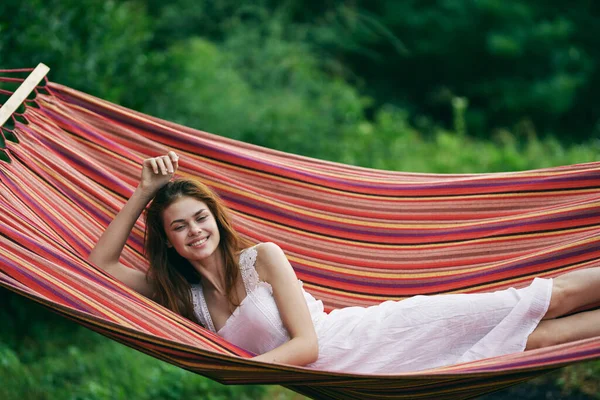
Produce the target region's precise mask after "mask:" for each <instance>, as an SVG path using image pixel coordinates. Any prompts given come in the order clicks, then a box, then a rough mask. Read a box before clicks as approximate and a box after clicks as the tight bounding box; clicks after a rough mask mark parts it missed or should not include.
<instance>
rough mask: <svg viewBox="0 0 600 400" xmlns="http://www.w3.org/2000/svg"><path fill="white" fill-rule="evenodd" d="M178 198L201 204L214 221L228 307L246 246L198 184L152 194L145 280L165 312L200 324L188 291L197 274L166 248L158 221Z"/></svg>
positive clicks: (219, 204)
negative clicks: (219, 238) (147, 279)
mask: <svg viewBox="0 0 600 400" xmlns="http://www.w3.org/2000/svg"><path fill="white" fill-rule="evenodd" d="M181 197H192V198H195V199H197V200H200V201H202V202H204V203H205V204H206V205H207V206H208V209H209V210H210V212H211V213H212V215H213V216H214V217H215V220H216V222H217V226H218V228H219V235H220V236H221V240H220V242H219V248H220V249H221V254H222V255H223V265H224V268H225V270H224V273H225V293H226V296H227V299H228V300H229V302H230V303H231V304H236V303H237V298H236V297H237V296H235V284H236V282H237V280H238V277H239V276H240V273H239V266H238V262H237V253H238V252H239V251H240V250H241V249H242V246H244V245H246V244H247V243H246V241H245V240H243V239H242V238H241V237H240V236H239V234H238V233H237V232H236V231H235V230H234V229H233V226H232V225H231V222H230V221H229V216H228V210H227V207H226V206H225V205H224V204H223V201H222V200H221V199H220V198H219V197H218V196H217V194H216V193H214V192H213V191H212V190H211V189H209V188H208V187H207V186H206V185H204V184H202V183H200V182H197V181H194V180H191V179H175V180H173V181H171V182H169V183H167V184H166V185H165V186H163V187H162V188H161V189H160V190H159V191H158V192H157V193H156V195H155V196H154V199H153V200H152V203H151V204H150V206H148V208H147V209H146V231H145V233H144V242H145V243H144V247H145V255H146V258H148V260H149V262H150V268H149V269H148V278H149V279H150V280H151V281H152V283H153V284H154V290H155V292H154V296H153V298H154V300H156V301H157V302H158V303H160V304H162V305H163V306H165V307H167V308H168V309H170V310H172V311H174V312H176V313H178V314H180V315H182V316H184V317H186V318H188V319H191V320H192V321H194V322H196V323H200V321H198V319H197V318H196V316H195V314H194V306H193V302H192V295H191V287H190V285H191V284H193V283H199V282H200V274H199V273H198V272H197V271H196V270H195V269H194V267H193V266H192V264H190V262H189V261H188V260H186V259H185V258H183V257H182V256H180V255H179V253H177V251H176V250H175V249H174V248H173V247H167V245H166V243H167V235H166V233H165V228H164V225H163V219H162V213H163V211H164V210H165V209H166V208H167V207H169V206H170V205H171V204H172V203H173V202H174V201H175V200H177V199H179V198H181ZM234 298H236V299H235V301H234Z"/></svg>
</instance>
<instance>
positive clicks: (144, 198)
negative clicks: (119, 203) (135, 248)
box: [88, 151, 178, 297]
mask: <svg viewBox="0 0 600 400" xmlns="http://www.w3.org/2000/svg"><path fill="white" fill-rule="evenodd" d="M177 160H178V157H177V155H176V154H175V153H174V152H172V151H170V152H169V153H168V154H167V155H165V156H161V157H155V158H149V159H146V160H144V162H143V165H142V177H141V179H140V184H139V185H138V187H137V188H136V189H135V191H134V192H133V194H132V196H131V198H129V200H128V201H127V203H126V204H125V206H123V208H122V209H121V211H120V212H119V213H118V214H117V216H116V217H115V219H114V220H113V221H112V222H111V223H110V225H109V226H108V228H106V230H105V231H104V233H103V234H102V236H101V237H100V239H99V240H98V243H96V246H95V247H94V248H93V249H92V251H91V252H90V255H89V257H88V260H89V261H90V262H92V263H94V264H95V265H96V266H98V267H99V268H101V269H103V270H104V271H106V272H108V273H109V274H111V275H113V276H114V277H115V278H117V279H118V280H120V281H121V282H123V283H124V284H125V285H127V286H129V287H130V288H132V289H133V290H135V291H137V292H139V293H141V294H143V295H145V296H148V297H150V296H152V293H153V287H152V284H151V282H149V281H148V280H147V279H146V274H145V273H143V272H141V271H136V270H134V269H131V268H128V267H126V266H124V265H123V264H121V263H120V262H119V258H120V257H121V253H122V252H123V248H124V247H125V243H126V242H127V239H128V237H129V234H130V233H131V230H132V229H133V226H134V225H135V222H136V221H137V219H138V218H139V217H140V215H141V213H142V211H144V208H145V207H146V205H147V204H148V203H149V202H150V200H152V198H153V197H154V195H155V194H156V192H157V191H158V189H160V188H161V187H162V186H164V185H165V184H166V183H167V182H168V181H169V180H170V179H171V178H172V177H173V174H174V173H175V171H176V170H177V167H178V162H177Z"/></svg>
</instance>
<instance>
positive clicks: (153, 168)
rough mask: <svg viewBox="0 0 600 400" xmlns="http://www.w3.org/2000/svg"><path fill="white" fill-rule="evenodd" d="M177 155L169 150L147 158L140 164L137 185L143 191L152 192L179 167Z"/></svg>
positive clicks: (165, 181)
mask: <svg viewBox="0 0 600 400" xmlns="http://www.w3.org/2000/svg"><path fill="white" fill-rule="evenodd" d="M178 161H179V156H177V154H175V152H174V151H169V152H168V153H167V154H166V155H164V156H159V157H152V158H147V159H145V160H144V162H143V164H142V176H141V179H140V184H139V187H140V189H141V190H142V191H144V192H145V193H147V194H149V195H152V196H154V194H155V193H156V192H157V191H158V190H159V189H160V188H161V187H163V186H164V185H166V184H167V182H169V181H170V180H171V178H172V177H173V176H174V175H175V172H176V171H177V168H179V162H178Z"/></svg>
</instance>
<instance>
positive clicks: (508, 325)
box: [308, 278, 552, 374]
mask: <svg viewBox="0 0 600 400" xmlns="http://www.w3.org/2000/svg"><path fill="white" fill-rule="evenodd" d="M551 293H552V280H550V279H541V278H536V279H535V280H534V281H533V282H532V283H531V285H530V286H528V287H525V288H522V289H514V288H510V289H506V290H501V291H497V292H492V293H475V294H449V295H437V296H415V297H412V298H409V299H406V300H403V301H398V302H396V301H386V302H384V303H381V304H379V305H376V306H372V307H347V308H343V309H340V310H334V311H332V312H331V313H330V314H329V315H327V316H326V317H325V318H324V319H322V320H321V321H319V322H318V323H317V325H316V326H315V329H316V331H317V336H318V338H319V359H318V360H317V361H316V362H315V363H312V364H310V365H308V367H310V368H316V369H323V370H329V371H340V372H353V373H370V374H373V373H382V374H383V373H399V372H408V371H419V370H423V369H429V368H435V367H440V366H445V365H451V364H457V363H462V362H467V361H473V360H478V359H482V358H488V357H494V356H500V355H504V354H509V353H515V352H520V351H523V350H524V349H525V345H526V343H527V338H528V336H529V335H530V334H531V332H533V330H534V329H535V328H536V327H537V325H538V324H539V322H540V321H541V319H542V318H543V316H544V315H545V314H546V311H547V310H548V305H549V304H550V297H551Z"/></svg>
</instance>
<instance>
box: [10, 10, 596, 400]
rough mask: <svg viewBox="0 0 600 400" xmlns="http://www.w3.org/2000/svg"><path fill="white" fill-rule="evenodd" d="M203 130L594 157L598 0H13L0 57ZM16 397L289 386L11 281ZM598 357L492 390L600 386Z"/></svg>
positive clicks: (480, 156)
mask: <svg viewBox="0 0 600 400" xmlns="http://www.w3.org/2000/svg"><path fill="white" fill-rule="evenodd" d="M38 62H44V63H46V64H47V65H49V66H50V67H51V68H52V71H51V74H50V79H51V80H52V81H54V82H58V83H62V84H65V85H68V86H71V87H73V88H76V89H79V90H82V91H85V92H87V93H90V94H93V95H96V96H98V97H101V98H104V99H107V100H109V101H113V102H115V103H118V104H121V105H124V106H127V107H131V108H134V109H136V110H139V111H142V112H145V113H149V114H152V115H155V116H159V117H162V118H165V119H168V120H172V121H176V122H179V123H182V124H185V125H188V126H192V127H195V128H198V129H201V130H205V131H209V132H213V133H217V134H220V135H224V136H229V137H232V138H235V139H239V140H243V141H247V142H251V143H255V144H258V145H262V146H267V147H271V148H276V149H280V150H284V151H287V152H292V153H298V154H303V155H307V156H311V157H317V158H322V159H329V160H335V161H339V162H344V163H350V164H357V165H362V166H366V167H373V168H383V169H393V170H404V171H416V172H438V173H446V172H452V173H463V172H464V173H467V172H494V171H510V170H523V169H533V168H541V167H548V166H553V165H561V164H572V163H579V162H586V161H592V160H597V159H598V158H599V157H598V156H599V154H600V141H599V139H600V112H599V110H600V98H599V97H598V95H597V92H598V90H600V3H598V2H595V1H593V0H587V1H585V0H572V1H570V2H564V1H555V0H546V1H539V0H529V1H527V2H523V1H519V0H467V1H460V0H427V1H426V0H403V1H397V0H370V1H368V0H338V1H334V0H320V1H317V0H287V1H285V0H284V1H274V0H254V1H239V0H236V1H234V0H171V1H163V0H120V1H118V0H3V1H2V2H1V3H0V69H2V68H23V67H33V66H35V65H36V64H37V63H38ZM0 304H1V305H2V307H1V309H0V320H1V321H2V324H3V325H2V326H3V328H2V330H1V331H0V381H1V382H0V398H2V399H18V400H22V399H82V400H83V399H94V400H95V399H180V398H207V399H208V398H210V399H227V398H236V399H237V398H239V399H244V398H246V399H270V398H275V399H277V398H280V399H292V398H299V396H295V395H294V394H292V393H291V392H288V391H285V390H283V389H279V388H273V387H263V386H251V387H244V386H240V387H226V386H222V385H219V384H216V383H214V382H212V381H210V380H207V379H205V378H202V377H199V376H195V375H193V374H191V373H188V372H186V371H183V370H180V369H178V368H175V367H172V366H170V365H167V364H165V363H163V362H160V361H158V360H154V359H151V358H149V357H147V356H145V355H142V354H140V353H138V352H136V351H134V350H130V349H128V348H125V347H123V346H121V345H119V344H117V343H115V342H112V341H109V340H107V339H105V338H103V337H102V336H99V335H97V334H94V333H91V332H89V331H87V330H85V329H83V328H80V327H78V326H76V325H74V324H72V323H70V322H68V321H66V320H63V319H60V318H58V317H55V316H54V315H52V314H49V313H47V312H46V311H44V310H43V309H42V308H40V307H38V306H36V305H33V304H30V303H29V302H28V301H26V300H24V299H21V298H19V297H18V296H14V295H12V294H10V293H8V292H7V291H5V290H3V291H0ZM598 374H600V363H598V362H591V363H586V364H580V365H577V366H574V367H570V368H565V369H562V370H560V371H558V372H556V373H553V374H550V375H547V376H545V377H542V378H540V379H537V380H534V381H533V382H532V383H530V384H527V385H521V386H519V387H517V388H514V389H511V390H506V391H502V392H500V393H498V394H495V395H490V396H487V397H486V398H488V399H492V398H493V399H500V398H505V397H508V396H513V397H517V398H523V399H526V398H530V399H557V398H561V397H565V398H571V399H599V398H600V395H598V393H600V385H599V384H598V382H597V381H598V378H597V377H598Z"/></svg>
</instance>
